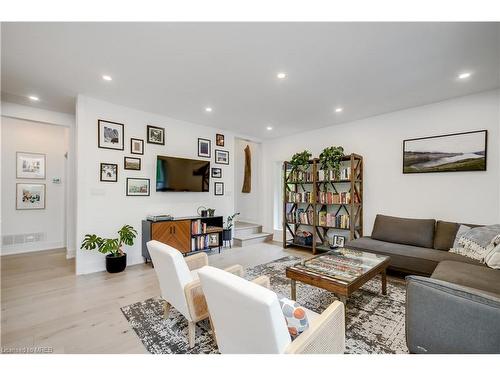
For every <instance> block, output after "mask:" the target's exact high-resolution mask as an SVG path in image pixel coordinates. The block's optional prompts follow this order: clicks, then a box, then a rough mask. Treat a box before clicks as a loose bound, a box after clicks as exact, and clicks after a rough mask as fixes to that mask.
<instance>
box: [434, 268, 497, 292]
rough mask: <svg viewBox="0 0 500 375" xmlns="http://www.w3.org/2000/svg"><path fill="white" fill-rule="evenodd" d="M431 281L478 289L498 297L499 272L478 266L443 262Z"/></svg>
mask: <svg viewBox="0 0 500 375" xmlns="http://www.w3.org/2000/svg"><path fill="white" fill-rule="evenodd" d="M431 278H432V279H437V280H442V281H447V282H450V283H454V284H458V285H462V286H466V287H469V288H474V289H479V290H481V291H483V292H484V293H486V294H490V295H493V296H495V297H500V271H499V270H494V269H491V268H488V267H483V266H480V265H474V264H468V263H462V262H455V261H443V262H441V263H439V264H438V266H437V267H436V269H435V270H434V272H433V273H432V276H431Z"/></svg>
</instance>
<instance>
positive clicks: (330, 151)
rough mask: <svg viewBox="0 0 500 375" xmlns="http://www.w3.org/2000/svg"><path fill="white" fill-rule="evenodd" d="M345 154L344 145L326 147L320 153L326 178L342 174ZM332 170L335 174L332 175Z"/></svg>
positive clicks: (320, 161) (321, 164)
mask: <svg viewBox="0 0 500 375" xmlns="http://www.w3.org/2000/svg"><path fill="white" fill-rule="evenodd" d="M343 156H344V148H343V147H342V146H331V147H327V148H325V149H324V150H323V151H321V154H319V163H320V167H321V169H322V170H323V171H324V172H325V180H330V178H332V179H334V180H335V179H337V178H338V177H339V174H340V162H341V161H342V157H343ZM330 172H333V176H331V177H330Z"/></svg>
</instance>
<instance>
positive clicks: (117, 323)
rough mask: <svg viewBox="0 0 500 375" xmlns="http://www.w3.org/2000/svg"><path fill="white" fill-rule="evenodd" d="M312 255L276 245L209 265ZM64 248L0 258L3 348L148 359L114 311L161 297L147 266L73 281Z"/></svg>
mask: <svg viewBox="0 0 500 375" xmlns="http://www.w3.org/2000/svg"><path fill="white" fill-rule="evenodd" d="M286 255H297V256H309V255H310V252H307V251H302V250H296V249H286V250H284V249H283V248H282V247H281V246H279V245H278V244H276V243H263V244H257V245H252V246H247V247H242V248H233V249H223V250H222V253H221V254H213V255H210V256H209V262H210V264H211V265H213V266H215V267H220V268H224V267H227V266H230V265H232V264H241V265H242V266H244V267H252V266H255V265H258V264H262V263H266V262H270V261H272V260H274V259H278V258H281V257H283V256H286ZM74 270H75V267H74V260H67V259H66V252H65V250H64V249H59V250H49V251H42V252H37V253H26V254H19V255H9V256H3V257H1V343H0V346H1V347H3V348H14V347H51V348H53V351H54V353H146V350H145V348H144V346H143V345H142V343H141V342H140V340H139V338H138V337H137V336H136V335H135V332H134V331H133V329H132V328H131V327H130V326H129V324H128V322H127V320H126V319H125V317H124V316H123V314H122V313H121V311H120V307H122V306H126V305H129V304H131V303H134V302H139V301H143V300H145V299H147V298H150V297H155V296H159V295H160V290H159V286H158V282H157V279H156V275H155V272H154V270H153V269H152V268H151V266H150V265H149V264H148V265H145V264H139V265H135V266H130V267H127V269H126V270H125V272H122V273H119V274H109V273H106V272H97V273H93V274H89V275H82V276H76V275H75V273H74Z"/></svg>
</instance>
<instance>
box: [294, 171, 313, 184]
mask: <svg viewBox="0 0 500 375" xmlns="http://www.w3.org/2000/svg"><path fill="white" fill-rule="evenodd" d="M288 181H289V182H312V181H313V174H312V172H310V171H306V172H302V171H293V172H290V176H289V178H288Z"/></svg>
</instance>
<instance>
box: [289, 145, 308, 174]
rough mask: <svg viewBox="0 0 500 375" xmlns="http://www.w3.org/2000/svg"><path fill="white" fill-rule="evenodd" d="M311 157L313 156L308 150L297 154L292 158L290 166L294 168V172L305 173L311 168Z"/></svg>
mask: <svg viewBox="0 0 500 375" xmlns="http://www.w3.org/2000/svg"><path fill="white" fill-rule="evenodd" d="M311 156H312V154H311V153H310V152H309V151H308V150H304V151H302V152H297V153H296V154H294V155H293V156H292V159H291V160H290V164H291V165H292V168H293V169H294V170H297V171H302V172H303V171H305V170H306V169H307V167H308V166H309V159H310V158H311Z"/></svg>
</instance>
